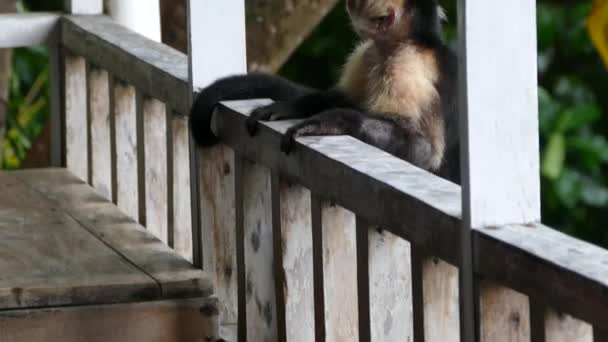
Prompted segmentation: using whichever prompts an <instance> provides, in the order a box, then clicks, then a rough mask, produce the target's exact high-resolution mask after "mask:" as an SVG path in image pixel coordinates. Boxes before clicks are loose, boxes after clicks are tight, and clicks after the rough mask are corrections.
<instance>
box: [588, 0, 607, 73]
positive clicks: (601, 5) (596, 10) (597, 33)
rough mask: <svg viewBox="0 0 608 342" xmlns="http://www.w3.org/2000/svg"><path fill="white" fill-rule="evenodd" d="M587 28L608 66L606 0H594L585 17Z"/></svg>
mask: <svg viewBox="0 0 608 342" xmlns="http://www.w3.org/2000/svg"><path fill="white" fill-rule="evenodd" d="M587 29H588V31H589V35H590V37H591V40H592V41H593V44H594V45H595V47H596V49H597V51H598V52H599V54H600V56H602V59H603V60H604V63H605V64H606V67H608V1H604V0H595V1H594V2H593V7H592V9H591V13H590V14H589V17H588V18H587Z"/></svg>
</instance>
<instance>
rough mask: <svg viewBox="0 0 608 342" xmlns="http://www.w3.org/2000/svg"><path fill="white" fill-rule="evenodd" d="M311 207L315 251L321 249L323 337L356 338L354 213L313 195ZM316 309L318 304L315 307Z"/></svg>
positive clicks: (339, 339) (357, 329)
mask: <svg viewBox="0 0 608 342" xmlns="http://www.w3.org/2000/svg"><path fill="white" fill-rule="evenodd" d="M312 208H313V234H321V246H320V247H321V248H319V249H317V248H315V253H316V251H319V252H320V254H321V259H322V260H321V261H322V265H323V267H322V269H321V270H315V272H320V271H321V272H323V274H322V279H323V305H324V306H323V309H324V315H323V318H324V322H323V323H324V332H325V339H326V340H327V341H358V340H359V309H358V303H359V300H358V289H357V286H356V285H355V284H357V277H358V275H357V235H356V234H357V230H356V228H357V220H356V216H355V214H353V213H352V212H349V211H347V210H346V209H343V208H340V207H338V206H336V205H332V204H331V203H328V202H324V201H322V200H321V199H320V198H318V197H316V196H315V197H313V203H312ZM318 215H320V222H318V223H317V222H315V221H316V220H317V219H315V218H314V217H315V216H318ZM317 225H319V226H317ZM316 257H317V256H315V258H316ZM315 277H316V275H315ZM317 303H318V301H317ZM315 310H321V308H319V307H316V308H315Z"/></svg>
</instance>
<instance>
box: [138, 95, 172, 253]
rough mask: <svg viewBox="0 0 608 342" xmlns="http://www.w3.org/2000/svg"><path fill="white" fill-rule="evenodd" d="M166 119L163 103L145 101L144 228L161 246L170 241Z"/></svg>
mask: <svg viewBox="0 0 608 342" xmlns="http://www.w3.org/2000/svg"><path fill="white" fill-rule="evenodd" d="M167 118H168V115H167V111H166V108H165V105H164V104H163V103H162V102H160V101H158V100H157V99H152V98H145V99H144V103H143V129H144V132H143V133H144V154H145V163H144V164H145V171H144V186H145V194H146V199H145V201H146V228H147V229H148V230H149V231H150V232H151V233H152V234H154V236H156V237H157V238H159V239H160V240H161V241H163V242H164V243H168V241H169V226H168V225H169V203H168V202H169V193H168V192H169V189H168V187H169V184H168V183H169V179H168V169H167V168H168V164H167Z"/></svg>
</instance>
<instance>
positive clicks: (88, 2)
mask: <svg viewBox="0 0 608 342" xmlns="http://www.w3.org/2000/svg"><path fill="white" fill-rule="evenodd" d="M65 8H66V10H67V12H68V13H71V14H101V13H103V0H65Z"/></svg>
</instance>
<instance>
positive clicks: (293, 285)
mask: <svg viewBox="0 0 608 342" xmlns="http://www.w3.org/2000/svg"><path fill="white" fill-rule="evenodd" d="M277 183H278V184H277ZM273 186H278V188H279V189H278V193H279V195H278V198H279V201H280V203H279V205H278V211H279V217H278V221H279V222H278V224H277V225H278V226H279V227H280V235H279V234H277V235H275V241H276V239H277V237H278V246H277V247H278V248H279V251H278V252H279V254H280V258H281V259H280V265H279V267H278V268H279V270H278V272H279V277H278V280H277V282H278V286H282V289H281V291H280V292H279V293H280V295H282V298H279V300H280V302H281V305H282V306H283V307H282V310H280V311H281V312H284V315H285V316H284V322H283V324H284V325H285V326H284V327H281V326H279V332H280V333H282V334H284V336H279V337H280V338H282V339H281V340H284V341H290V342H292V341H293V342H297V341H314V339H315V313H314V287H313V286H314V284H313V245H312V222H311V194H310V191H309V190H307V189H305V188H303V187H301V186H297V185H290V184H288V183H286V182H284V181H274V180H273ZM273 200H274V199H273ZM277 228H278V227H275V229H277Z"/></svg>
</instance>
